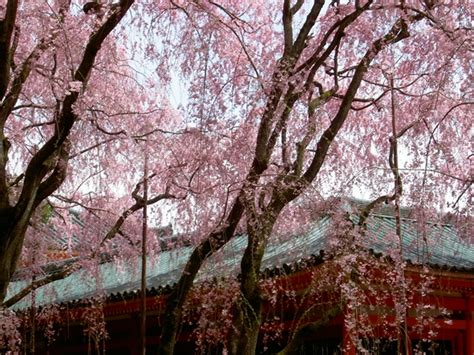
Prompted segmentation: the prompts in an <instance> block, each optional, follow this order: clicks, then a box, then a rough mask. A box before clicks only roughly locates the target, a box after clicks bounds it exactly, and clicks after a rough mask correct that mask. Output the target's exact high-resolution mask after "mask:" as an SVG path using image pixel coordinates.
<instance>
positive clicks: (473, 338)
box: [466, 296, 474, 355]
mask: <svg viewBox="0 0 474 355" xmlns="http://www.w3.org/2000/svg"><path fill="white" fill-rule="evenodd" d="M466 303H467V304H466V354H468V355H474V297H473V296H467V302H466Z"/></svg>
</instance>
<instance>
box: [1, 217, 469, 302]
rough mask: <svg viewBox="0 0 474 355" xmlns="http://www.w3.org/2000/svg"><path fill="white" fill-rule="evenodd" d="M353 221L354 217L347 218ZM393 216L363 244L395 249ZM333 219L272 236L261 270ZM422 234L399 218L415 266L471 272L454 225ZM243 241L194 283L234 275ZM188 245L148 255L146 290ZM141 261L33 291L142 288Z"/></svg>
mask: <svg viewBox="0 0 474 355" xmlns="http://www.w3.org/2000/svg"><path fill="white" fill-rule="evenodd" d="M351 219H352V220H353V221H354V222H357V218H356V217H354V216H351ZM395 223H396V220H395V218H394V217H393V216H388V215H377V214H375V215H372V216H371V217H369V219H368V223H367V225H368V231H367V237H366V238H365V240H364V241H363V246H364V247H365V248H367V249H373V250H374V251H375V252H376V253H382V254H387V252H388V251H389V250H393V248H394V247H396V245H397V244H396V243H397V239H396V238H395V236H394V234H395V233H394V231H395ZM331 225H332V223H331V218H330V217H328V216H326V217H323V218H321V219H320V220H319V221H318V222H316V223H314V224H313V226H312V227H311V228H310V230H309V232H308V233H306V234H304V235H300V236H292V237H291V238H287V240H277V239H274V238H272V239H271V240H270V241H269V243H268V246H267V248H266V251H265V255H264V257H263V261H262V270H263V269H274V268H278V267H282V266H284V265H285V264H286V265H288V264H293V263H295V262H298V261H301V260H306V259H308V258H310V257H311V256H312V255H319V254H320V251H324V250H328V249H329V248H330V247H331V246H330V243H331V241H330V239H331V238H330V237H329V235H330V233H329V232H330V231H331ZM424 235H425V237H423V235H422V234H421V233H418V232H417V228H416V222H415V221H414V220H410V219H403V220H402V236H403V238H402V240H403V255H404V257H405V259H406V260H409V261H411V262H412V263H414V264H421V263H427V264H431V265H437V266H440V267H448V268H451V269H455V270H459V269H467V270H469V271H470V272H472V271H473V270H474V245H472V244H471V243H470V242H469V241H467V240H463V239H461V238H460V237H459V236H458V235H457V234H456V231H455V229H454V228H453V227H452V226H450V225H447V224H444V225H438V224H427V225H426V226H425V233H424ZM246 243H247V238H246V236H245V235H240V236H236V237H235V238H233V239H232V240H231V241H230V242H229V243H228V244H227V245H226V246H225V247H224V248H223V249H222V250H221V251H219V252H218V253H216V254H215V255H213V257H212V258H210V259H209V260H208V261H207V262H206V263H205V265H204V267H203V268H202V269H201V271H200V272H199V274H198V278H197V280H196V281H197V282H199V281H200V280H204V279H209V278H213V277H222V276H225V275H230V274H237V273H238V271H239V265H240V258H241V256H242V254H243V251H244V249H245V246H246ZM191 252H192V247H182V248H178V249H175V250H168V251H163V252H161V253H159V254H158V255H155V256H152V257H150V258H149V259H148V263H147V274H148V277H147V285H148V287H149V289H152V288H154V289H158V288H160V287H165V286H166V285H172V284H174V283H175V282H176V281H177V280H178V278H179V275H180V273H181V271H182V270H183V268H184V265H185V263H186V262H187V260H188V257H189V255H190V254H191ZM140 269H141V268H140V260H139V259H138V258H137V259H136V260H132V261H130V260H128V261H127V262H121V261H119V260H115V261H111V262H106V263H103V264H100V265H98V266H97V270H96V272H95V273H92V274H91V271H89V270H79V271H77V272H75V273H73V274H71V275H70V276H68V277H67V278H65V279H63V280H58V281H55V282H53V283H51V284H48V285H47V286H45V287H42V288H41V289H39V290H37V291H36V296H35V297H36V299H35V304H36V305H37V306H42V305H45V304H50V303H67V302H73V301H78V300H82V299H86V298H90V297H93V296H97V295H104V296H115V297H120V296H121V295H123V294H127V293H130V292H132V293H133V292H138V290H139V289H140ZM28 282H29V280H18V281H14V282H11V284H10V287H9V289H8V295H13V294H15V293H16V292H18V291H19V290H21V289H22V288H23V287H25V286H26V285H27V284H28ZM30 305H31V300H30V299H29V298H25V299H23V300H22V301H20V302H19V303H18V304H16V305H15V306H14V307H13V308H15V309H23V308H25V307H29V306H30Z"/></svg>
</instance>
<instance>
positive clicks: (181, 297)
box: [158, 197, 244, 355]
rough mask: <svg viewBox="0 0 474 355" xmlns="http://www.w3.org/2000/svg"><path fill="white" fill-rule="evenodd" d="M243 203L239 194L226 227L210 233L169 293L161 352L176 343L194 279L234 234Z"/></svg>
mask: <svg viewBox="0 0 474 355" xmlns="http://www.w3.org/2000/svg"><path fill="white" fill-rule="evenodd" d="M243 211H244V209H243V205H242V203H241V201H240V197H237V199H236V201H235V202H234V205H233V207H232V210H231V211H230V213H229V216H228V217H227V220H226V222H227V223H226V225H225V227H222V228H221V229H219V230H217V231H215V232H213V233H211V235H210V236H209V237H208V238H206V239H205V240H204V241H203V242H202V243H201V244H200V245H199V246H198V247H197V248H196V249H194V251H193V253H192V254H191V256H190V258H189V260H188V262H187V264H186V266H185V268H184V270H183V273H182V274H181V277H180V279H179V281H178V283H177V284H176V286H175V287H174V288H173V291H172V292H171V294H170V295H169V296H168V297H167V302H166V309H165V317H164V324H163V328H162V330H161V338H160V345H159V348H158V354H160V355H172V354H173V352H174V345H175V343H176V334H177V332H178V327H179V324H180V321H181V314H182V312H183V305H184V302H185V301H186V297H187V295H188V294H189V291H190V290H191V287H192V286H193V282H194V279H195V278H196V275H197V273H198V271H199V269H200V268H201V265H202V264H203V263H204V261H205V260H206V259H207V258H208V257H209V256H210V255H212V253H214V252H216V251H217V250H219V249H220V248H222V247H223V246H224V245H225V244H226V243H227V242H228V241H229V240H230V239H231V238H232V236H233V235H234V232H235V228H236V227H237V225H238V223H239V221H240V219H241V217H242V214H243Z"/></svg>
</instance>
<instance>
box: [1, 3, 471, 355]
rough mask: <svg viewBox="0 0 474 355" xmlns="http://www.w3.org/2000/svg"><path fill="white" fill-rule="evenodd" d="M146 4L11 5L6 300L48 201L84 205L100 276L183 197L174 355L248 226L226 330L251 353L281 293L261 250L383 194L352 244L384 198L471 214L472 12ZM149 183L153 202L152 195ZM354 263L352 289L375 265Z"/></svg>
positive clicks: (168, 346) (425, 215)
mask: <svg viewBox="0 0 474 355" xmlns="http://www.w3.org/2000/svg"><path fill="white" fill-rule="evenodd" d="M132 3H133V1H126V0H122V1H120V2H119V3H117V4H115V3H113V4H109V3H107V4H103V3H98V2H91V3H87V4H85V6H84V7H83V6H82V5H84V4H81V5H79V4H76V3H75V2H72V3H70V2H67V1H66V2H64V1H58V2H57V3H54V4H49V5H47V6H49V7H48V10H47V11H44V6H46V5H45V4H43V3H38V4H36V5H35V6H33V7H31V8H30V7H28V6H23V7H21V6H20V4H19V2H18V1H15V0H9V1H7V2H6V4H5V6H2V7H1V8H0V9H1V12H0V14H1V15H0V16H2V20H1V21H2V22H1V23H0V51H1V52H0V53H2V55H1V56H0V72H1V73H2V75H1V76H0V99H1V100H2V101H1V107H0V112H1V116H0V122H1V123H2V125H1V126H0V127H1V130H0V131H1V132H2V133H1V134H2V136H1V137H0V138H1V139H2V145H1V146H0V149H1V154H0V161H1V164H2V165H1V167H0V233H1V234H0V260H1V264H0V301H1V302H3V300H4V298H5V294H6V289H7V286H8V283H9V280H10V278H11V276H12V274H13V272H14V271H15V269H16V266H17V263H18V260H19V258H20V254H21V252H22V250H23V257H24V260H32V259H33V255H34V253H31V252H32V251H34V249H35V248H37V244H35V243H33V242H34V241H36V240H37V239H40V238H41V237H38V234H40V233H35V230H38V227H36V229H35V228H34V227H35V226H38V225H40V224H41V223H37V222H41V220H42V219H43V220H44V218H42V217H44V216H45V215H48V214H49V211H50V208H51V206H53V207H54V209H55V210H60V209H61V208H63V211H67V209H68V208H69V207H70V206H71V205H74V204H76V205H79V206H81V208H85V209H86V210H87V211H88V213H87V216H84V217H83V218H84V219H85V220H87V227H88V228H89V229H87V228H85V229H83V230H82V231H81V233H83V235H84V237H83V239H84V241H85V243H84V245H85V246H86V247H85V249H84V254H83V256H86V258H84V259H83V264H82V267H91V270H92V268H93V266H92V263H89V261H90V260H91V257H92V256H93V257H97V256H98V254H99V253H98V252H97V251H100V252H110V253H111V254H113V250H117V249H118V250H121V253H122V254H126V253H124V251H125V250H130V252H131V253H136V252H137V242H138V239H137V237H138V235H139V233H138V232H137V231H138V229H137V226H139V223H138V221H137V220H136V219H135V220H134V219H133V217H134V216H133V214H134V212H136V211H139V210H140V209H141V208H143V206H145V205H147V204H152V203H155V202H159V201H163V200H168V199H169V200H172V201H175V202H173V203H172V204H170V205H169V206H171V207H170V208H171V212H170V213H171V215H173V217H174V218H175V219H176V220H177V222H176V226H177V227H178V229H179V230H180V231H182V232H183V234H189V235H191V236H192V242H193V243H194V245H195V249H194V251H193V253H192V255H191V256H190V258H189V260H188V262H187V264H186V266H185V269H184V271H183V273H182V275H181V277H180V279H179V281H178V282H177V284H176V285H175V286H174V288H173V290H172V292H171V294H170V295H168V296H167V306H166V311H165V317H164V323H163V328H162V330H161V339H160V349H159V352H160V354H172V353H173V348H174V345H175V342H176V335H177V331H178V328H179V325H180V322H181V320H182V316H183V312H184V311H185V309H186V308H185V305H186V300H187V298H188V295H189V293H190V291H191V289H192V287H193V282H194V280H195V278H196V275H197V273H198V271H199V270H200V268H201V266H202V265H203V264H204V263H205V262H206V260H207V259H208V258H209V257H210V256H211V255H213V254H214V253H216V252H217V251H218V250H220V249H221V248H222V247H223V246H224V245H225V244H226V243H227V242H229V241H230V240H231V239H232V238H233V237H234V236H235V235H236V233H238V232H244V233H246V234H247V235H248V245H247V248H246V250H245V253H244V255H243V257H242V261H241V270H240V281H239V282H238V283H236V282H233V281H230V282H229V285H232V289H235V288H238V289H239V295H238V297H234V298H232V297H230V296H229V297H227V296H223V297H225V298H226V299H227V300H228V302H221V301H219V302H221V303H222V304H224V303H225V304H226V305H228V304H230V305H231V306H230V309H225V314H226V316H227V317H228V318H227V319H225V320H223V322H222V323H223V324H227V325H229V324H232V326H231V327H230V328H231V329H229V331H227V332H225V333H223V334H225V337H226V339H225V340H223V339H219V340H218V341H220V342H221V343H225V344H226V349H227V351H228V352H230V353H233V354H234V353H235V354H241V353H245V354H247V353H248V354H251V353H255V349H256V346H257V339H258V335H259V330H260V329H261V328H262V322H263V319H262V305H263V302H264V299H265V297H267V289H266V288H265V287H263V286H262V283H261V275H260V266H261V260H262V257H263V254H264V252H265V247H266V245H267V243H268V241H269V240H270V238H274V237H275V236H278V235H284V234H288V233H290V234H292V233H295V232H301V231H304V228H305V227H304V226H306V225H308V223H307V222H309V220H310V218H311V216H312V215H313V212H314V210H315V209H316V207H314V206H316V205H318V204H319V203H320V202H321V200H324V199H325V198H327V197H329V196H344V195H350V194H352V193H354V192H357V191H363V193H364V194H365V195H366V196H367V195H368V196H370V197H371V198H373V202H372V203H369V204H368V206H366V207H365V208H363V209H362V210H361V211H359V212H360V222H359V225H351V226H350V228H351V231H350V234H351V236H354V238H355V239H353V240H356V239H357V236H360V235H362V234H364V233H365V232H364V223H365V222H364V221H365V220H366V218H367V217H368V215H369V214H370V212H371V210H372V209H373V208H375V207H376V206H377V205H379V204H381V203H387V204H393V205H394V208H395V210H396V211H399V208H400V205H401V204H402V203H403V204H405V205H411V206H413V207H416V208H417V209H419V211H425V212H420V216H419V220H420V223H424V221H426V220H428V219H430V218H432V217H433V215H430V214H429V211H439V210H443V209H445V210H446V208H448V207H449V208H450V210H451V211H452V212H454V213H457V216H459V217H462V216H465V215H469V214H470V213H471V211H470V210H469V208H470V207H469V201H470V199H471V189H472V187H471V186H472V181H473V179H472V172H471V171H470V169H469V166H470V159H472V152H471V151H470V150H469V147H468V145H467V144H466V141H467V140H468V137H469V130H470V129H471V127H470V124H469V119H468V118H469V116H468V112H469V108H470V104H471V103H472V92H471V91H470V87H469V83H470V81H471V80H470V79H472V78H470V76H472V74H471V73H470V71H469V61H468V58H469V45H470V38H469V35H470V31H471V29H470V27H469V26H470V23H469V16H468V14H469V6H468V5H467V4H461V5H457V4H454V3H445V2H438V1H428V0H423V1H422V0H420V1H413V2H408V1H393V2H375V1H371V0H369V1H354V2H347V3H346V2H340V1H331V2H329V1H318V0H314V1H308V2H305V1H300V0H297V1H290V0H282V1H281V2H277V1H272V2H268V1H242V0H241V1H233V0H230V1H225V2H217V1H172V0H169V1H151V0H150V1H142V2H140V3H136V4H134V6H133V7H132V9H131V10H129V8H130V7H131V5H132ZM127 13H131V16H129V17H127ZM122 24H123V26H122ZM120 27H122V28H120ZM114 29H116V30H119V31H114V32H112V31H113V30H114ZM3 54H5V55H3ZM135 62H138V63H139V65H136V63H135ZM134 63H135V64H134ZM140 70H143V74H142V73H141V72H140ZM150 71H152V72H153V75H149V72H150ZM178 91H182V92H185V94H184V98H182V99H177V100H176V99H175V97H173V96H176V95H177V92H178ZM137 122H138V123H137ZM145 154H148V157H149V159H150V165H151V169H150V174H149V175H148V176H146V177H144V176H143V171H142V163H141V162H142V161H143V157H144V155H145ZM387 158H388V159H387ZM67 168H68V169H70V170H71V169H73V170H72V172H70V173H69V174H68V173H67V171H66V170H67ZM144 178H145V179H147V181H149V182H151V183H152V185H153V188H154V191H153V192H154V193H155V194H152V195H151V197H150V198H149V199H148V200H147V201H145V200H144V197H143V196H144V194H143V193H142V191H143V185H144ZM91 185H92V186H93V187H92V188H91V189H90V191H92V194H94V196H93V198H92V197H91V196H90V193H89V195H85V194H84V187H88V186H91ZM117 191H119V192H117ZM447 192H448V193H449V194H451V196H450V197H449V198H446V196H447V195H446V193H447ZM117 206H120V208H118V209H117ZM324 206H327V205H324ZM117 210H120V212H118V213H117ZM35 211H36V214H35ZM111 211H113V212H114V213H110V212H111ZM66 214H67V213H63V214H60V215H59V216H58V217H57V218H58V221H59V224H61V219H62V218H64V217H65V215H66ZM398 215H399V212H398ZM55 218H56V217H55ZM399 218H400V216H398V219H399ZM65 219H67V218H65ZM127 221H128V222H127ZM65 224H66V227H67V228H69V230H68V231H66V232H67V233H69V234H70V235H72V234H73V233H72V232H73V231H72V229H73V228H74V226H72V225H71V224H70V223H69V224H68V223H65ZM67 228H66V229H67ZM397 228H398V227H397ZM28 233H29V234H28ZM348 233H349V232H348ZM25 234H27V236H28V243H26V244H25V243H24V238H25ZM395 234H396V235H398V236H400V230H399V229H397V231H395ZM337 238H339V239H341V240H344V237H343V235H337V236H336V239H337ZM351 240H352V239H351ZM29 241H32V243H30V242H29ZM354 244H357V243H355V242H354ZM87 247H88V248H87ZM150 250H154V251H157V250H159V248H151V249H150ZM347 250H349V251H348V253H349V256H348V257H347V258H343V260H347V264H344V265H342V264H341V265H339V266H340V270H341V274H340V275H339V276H340V278H341V279H347V277H346V276H347V275H350V274H351V272H352V271H353V270H355V268H356V267H359V266H358V265H359V264H358V260H359V259H358V258H357V257H355V256H353V255H350V253H355V251H354V249H347ZM35 262H36V263H39V262H40V261H39V260H36V261H35ZM95 262H97V261H95ZM400 265H402V261H400ZM72 270H74V268H71V269H68V270H65V272H64V273H62V274H61V275H57V277H64V276H65V275H67V273H68V272H71V271H72ZM399 271H400V270H399ZM395 274H396V275H395V276H396V277H398V281H399V282H400V283H403V282H404V280H403V277H401V276H400V273H398V274H397V273H395ZM402 274H403V272H402ZM395 276H394V277H395ZM318 277H321V275H319V276H318ZM38 281H39V282H38ZM48 281H51V279H46V280H44V281H43V280H37V282H36V284H35V286H34V287H31V288H28V289H26V290H25V292H24V293H22V294H21V295H19V296H18V297H17V298H15V299H13V300H10V303H9V304H8V305H11V304H13V303H14V302H16V301H17V300H18V299H19V298H20V297H23V296H24V295H25V294H27V293H28V292H30V291H31V290H32V289H34V288H35V287H40V286H41V285H42V284H43V283H42V282H44V283H46V282H48ZM316 282H318V280H316ZM236 284H238V286H236ZM321 284H322V285H323V284H324V282H323V281H321ZM341 287H345V286H344V285H341ZM229 289H230V288H229ZM229 289H228V290H227V291H226V292H227V293H225V292H224V293H223V295H227V294H228V292H229ZM404 297H405V296H404V293H403V292H401V293H400V297H399V298H400V302H401V303H403V302H404ZM216 299H219V297H216ZM349 301H353V300H345V301H344V302H349ZM7 302H8V300H7ZM405 306H406V305H405ZM402 308H403V307H402ZM405 310H406V307H405ZM336 311H339V309H337V310H334V313H335V312H336ZM330 316H331V314H329V315H328V316H327V317H326V318H329V317H330ZM10 324H16V323H15V322H14V321H12V322H10ZM400 324H401V326H403V311H401V312H400ZM11 328H15V326H13V325H12V327H11ZM309 328H311V327H309ZM309 328H304V329H302V330H296V331H295V336H294V337H293V338H292V340H291V341H290V343H289V344H288V348H287V349H286V350H284V351H287V353H291V352H292V351H295V349H297V346H298V344H299V341H300V340H299V339H300V338H299V334H302V333H304V331H306V330H307V329H309ZM316 328H317V327H315V329H316ZM209 334H211V333H209ZM218 335H219V333H218V332H217V333H216V332H214V333H212V337H218ZM403 342H404V341H403V339H401V340H400V344H402V343H403ZM402 347H403V346H402ZM405 350H406V349H405Z"/></svg>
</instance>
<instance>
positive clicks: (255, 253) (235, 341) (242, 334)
mask: <svg viewBox="0 0 474 355" xmlns="http://www.w3.org/2000/svg"><path fill="white" fill-rule="evenodd" d="M278 212H279V211H278ZM278 212H277V213H275V212H274V211H272V213H263V214H262V215H256V214H255V213H249V216H247V218H248V223H247V232H248V243H247V248H246V249H245V252H244V255H243V257H242V261H241V274H240V277H241V280H240V298H239V300H238V301H237V304H236V305H235V323H236V326H235V328H236V330H235V331H234V333H233V334H231V336H230V340H229V348H230V349H229V352H230V353H231V354H235V355H239V354H255V352H256V348H257V342H258V334H259V330H260V325H261V323H262V306H263V298H262V290H261V288H260V266H261V263H262V258H263V254H264V252H265V245H266V241H267V239H268V237H269V236H270V233H271V231H272V229H273V225H274V224H275V221H276V217H277V215H278Z"/></svg>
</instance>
